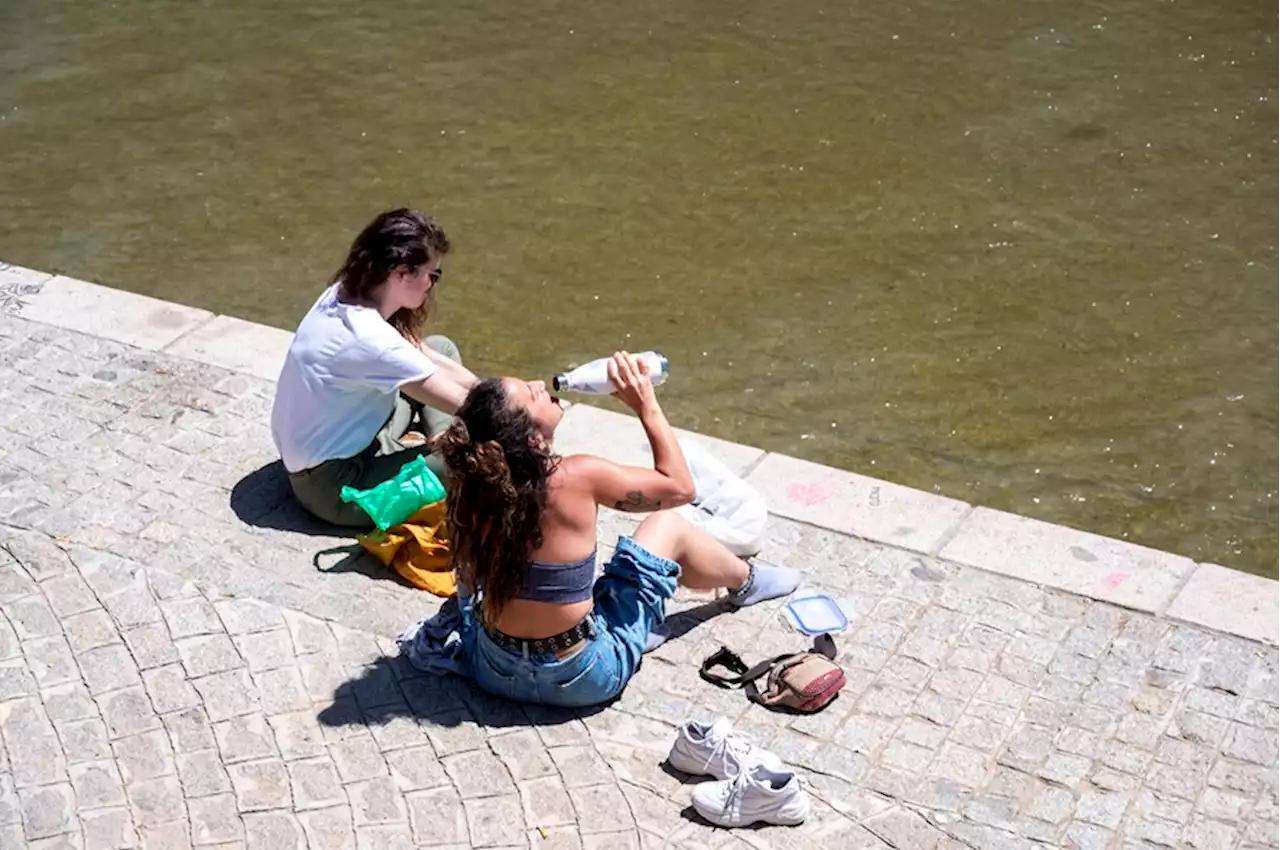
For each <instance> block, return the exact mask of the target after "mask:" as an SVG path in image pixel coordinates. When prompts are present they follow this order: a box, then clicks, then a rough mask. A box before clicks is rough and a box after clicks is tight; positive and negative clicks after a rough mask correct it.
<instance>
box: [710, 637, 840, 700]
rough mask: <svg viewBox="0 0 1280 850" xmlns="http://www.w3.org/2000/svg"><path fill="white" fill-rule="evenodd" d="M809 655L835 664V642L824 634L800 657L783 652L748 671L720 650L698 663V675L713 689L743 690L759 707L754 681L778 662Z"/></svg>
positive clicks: (737, 658) (736, 658)
mask: <svg viewBox="0 0 1280 850" xmlns="http://www.w3.org/2000/svg"><path fill="white" fill-rule="evenodd" d="M809 652H813V653H816V654H818V655H821V656H823V657H824V658H826V659H827V660H829V661H835V660H836V642H835V640H834V639H833V638H832V637H831V635H829V634H825V633H824V634H820V635H818V636H817V637H816V638H814V639H813V648H812V649H809V650H805V652H800V653H795V652H784V653H783V654H781V655H775V656H774V657H773V658H768V659H766V660H764V661H761V662H760V663H759V664H756V665H754V666H752V667H748V666H747V664H746V662H745V661H743V660H742V657H741V656H739V655H738V653H736V652H734V651H733V650H731V649H729V647H727V646H722V647H720V648H719V649H718V650H716V651H715V652H713V653H712V654H711V655H709V656H707V658H706V660H705V661H703V662H702V667H701V668H699V670H698V675H699V676H701V677H702V678H703V680H704V681H707V682H710V683H711V684H713V685H715V686H717V687H721V688H743V689H744V690H745V691H746V694H747V698H748V699H750V700H751V701H752V702H759V703H761V705H763V704H764V703H763V702H761V697H760V691H759V689H758V688H757V687H756V685H755V682H756V679H759V678H760V677H761V676H763V675H764V674H765V673H768V672H769V671H770V670H771V669H773V667H774V665H776V664H777V663H778V662H780V661H785V660H787V659H788V658H795V657H797V656H799V655H805V654H807V653H809ZM715 667H724V668H726V669H727V670H729V671H731V672H732V673H734V674H735V675H732V676H726V675H724V674H722V673H713V672H711V671H712V669H713V668H715Z"/></svg>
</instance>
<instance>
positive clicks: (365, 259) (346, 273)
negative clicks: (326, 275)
mask: <svg viewBox="0 0 1280 850" xmlns="http://www.w3.org/2000/svg"><path fill="white" fill-rule="evenodd" d="M450 247H452V246H451V245H450V243H449V237H448V236H446V235H445V233H444V230H443V229H442V228H441V227H440V225H439V224H438V223H437V222H436V220H435V219H434V218H432V217H431V216H429V215H426V214H425V213H420V212H418V211H417V210H410V209H398V210H390V211H388V212H384V213H382V214H381V215H379V216H378V217H377V218H375V219H374V220H373V221H371V222H369V224H368V225H367V226H366V227H365V229H364V230H362V231H360V235H359V236H357V237H356V239H355V241H354V242H352V243H351V250H350V252H348V254H347V259H346V262H344V263H343V264H342V268H340V269H338V273H337V274H336V275H334V280H337V281H340V282H341V283H342V294H343V296H344V297H346V298H351V299H356V300H364V301H367V300H370V299H372V298H373V292H374V290H376V289H377V288H378V287H379V286H382V284H384V283H386V282H387V278H389V277H391V272H393V271H394V270H395V269H396V268H397V267H398V266H402V265H404V266H408V267H409V270H410V271H413V272H417V271H418V270H419V269H421V268H422V267H423V266H425V265H426V264H427V263H429V262H431V261H432V260H433V259H435V258H436V257H442V256H444V255H445V254H447V253H449V248H450ZM434 292H435V288H434V287H433V288H432V294H430V295H428V296H427V299H426V300H425V301H423V302H422V306H421V307H419V308H418V309H416V310H410V309H408V308H405V307H401V308H400V309H399V310H397V311H395V312H394V313H392V314H391V317H390V318H388V319H387V322H388V323H389V324H390V325H391V326H392V327H393V328H395V329H396V330H397V331H399V332H400V335H401V336H403V337H404V338H405V339H407V340H409V341H410V342H412V343H414V344H415V345H416V344H417V343H418V341H419V340H421V339H422V334H423V332H424V331H425V330H426V324H427V317H428V316H429V315H430V314H431V305H432V303H433V302H434V301H435V295H434Z"/></svg>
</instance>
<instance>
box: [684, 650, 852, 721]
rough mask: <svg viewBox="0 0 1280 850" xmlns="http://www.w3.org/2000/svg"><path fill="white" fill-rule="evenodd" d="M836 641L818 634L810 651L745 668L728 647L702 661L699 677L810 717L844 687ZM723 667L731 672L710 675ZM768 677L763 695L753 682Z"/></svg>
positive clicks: (783, 656) (776, 706) (773, 705)
mask: <svg viewBox="0 0 1280 850" xmlns="http://www.w3.org/2000/svg"><path fill="white" fill-rule="evenodd" d="M835 657H836V642H835V641H834V640H833V639H832V638H831V635H826V634H824V635H818V636H817V637H816V638H814V641H813V648H812V649H810V650H808V651H806V652H801V653H796V654H786V655H778V656H775V657H774V658H770V659H769V660H767V661H761V662H760V663H759V664H757V665H755V666H754V667H748V666H747V665H746V664H745V663H744V662H743V660H742V659H741V658H740V657H739V656H738V654H737V653H735V652H733V651H732V650H730V649H729V648H728V647H723V646H722V647H720V649H719V650H718V651H717V652H715V653H713V654H712V655H711V656H709V657H708V658H707V660H706V661H703V662H702V669H701V670H700V671H699V674H700V675H701V676H702V678H703V679H704V680H706V681H708V682H710V683H711V684H713V685H716V686H717V687H721V688H742V689H743V690H744V691H745V692H746V694H747V699H749V700H751V701H752V702H754V703H756V704H758V705H763V706H764V707H765V708H769V709H774V710H777V709H782V710H789V711H798V712H801V713H804V714H812V713H813V712H815V711H821V710H822V709H824V708H826V707H827V705H829V704H830V703H831V701H832V700H833V699H835V698H836V696H837V695H838V694H839V693H840V689H841V688H843V687H844V685H845V681H846V679H845V675H844V670H842V669H840V665H838V664H836V663H835V661H834V659H835ZM715 667H724V668H726V669H728V670H729V671H731V672H732V673H734V674H735V675H732V676H725V675H723V674H721V673H713V672H711V671H712V669H713V668H715ZM766 673H767V674H768V679H766V683H767V684H766V687H765V690H764V691H763V692H761V690H760V689H759V687H757V685H756V680H757V679H759V678H760V677H761V676H764V675H765V674H766Z"/></svg>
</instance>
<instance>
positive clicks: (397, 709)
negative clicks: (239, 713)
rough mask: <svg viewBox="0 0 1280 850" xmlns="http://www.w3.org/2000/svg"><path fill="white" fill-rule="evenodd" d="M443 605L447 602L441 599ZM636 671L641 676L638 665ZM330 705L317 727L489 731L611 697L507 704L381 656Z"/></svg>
mask: <svg viewBox="0 0 1280 850" xmlns="http://www.w3.org/2000/svg"><path fill="white" fill-rule="evenodd" d="M445 604H446V605H447V604H449V603H448V602H446V603H445ZM733 610H734V609H733V607H732V606H731V605H729V604H728V603H726V602H725V601H724V600H715V601H712V602H704V603H702V604H699V605H696V606H693V607H691V608H687V609H685V610H683V611H678V612H674V613H673V614H672V615H671V616H670V617H668V618H667V621H666V623H665V624H664V625H665V626H666V628H665V630H664V631H665V632H666V635H667V639H668V640H677V639H679V638H681V637H683V636H684V635H685V634H687V633H689V632H690V631H692V630H693V629H695V628H697V627H698V626H700V625H702V624H703V623H705V622H707V621H708V620H710V619H711V618H712V617H715V616H717V615H718V614H724V613H731V612H732V611H733ZM636 675H644V667H643V666H641V670H640V672H639V673H637V674H636ZM333 699H334V701H333V703H331V704H330V705H329V706H327V707H325V708H324V709H321V710H320V712H319V713H318V714H317V715H316V719H317V720H318V721H319V723H320V725H321V726H329V727H341V726H349V725H358V724H367V725H369V726H382V725H385V724H386V723H388V722H390V721H391V720H392V719H393V718H395V717H413V718H415V719H417V720H418V722H419V723H421V724H423V725H424V726H440V727H444V728H454V727H457V726H460V725H462V724H464V723H468V722H471V723H475V724H477V725H479V726H483V727H487V728H490V729H504V728H511V727H522V728H523V727H536V726H560V725H563V724H565V723H569V722H570V721H572V720H575V719H580V718H583V717H591V716H592V715H595V714H599V713H600V712H602V711H604V710H605V709H606V708H608V707H609V706H610V705H612V704H613V700H609V701H608V702H605V703H602V704H600V705H593V706H588V707H585V708H557V707H554V706H545V705H531V704H527V703H519V702H512V701H510V700H506V699H503V698H501V697H496V696H493V695H492V694H489V693H487V692H485V691H483V690H481V689H480V688H479V687H477V686H476V685H475V684H473V683H472V682H471V681H470V680H469V679H467V678H464V677H462V676H458V675H453V674H450V673H426V672H423V671H421V670H418V669H417V668H415V667H414V666H413V665H412V664H411V663H410V662H409V659H408V658H406V657H405V656H403V655H395V656H383V657H381V658H378V659H377V660H376V661H374V662H373V663H372V664H369V665H367V666H365V667H364V669H363V670H362V671H361V672H360V675H358V676H355V677H354V678H351V679H349V680H347V681H345V682H343V683H342V684H340V685H338V686H337V688H336V689H335V690H334V695H333Z"/></svg>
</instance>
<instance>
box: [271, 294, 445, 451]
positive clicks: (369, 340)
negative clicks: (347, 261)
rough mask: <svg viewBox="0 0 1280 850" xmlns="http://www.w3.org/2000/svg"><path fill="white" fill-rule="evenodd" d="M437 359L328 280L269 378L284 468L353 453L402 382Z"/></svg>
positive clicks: (379, 422) (418, 376) (418, 377)
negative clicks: (345, 298)
mask: <svg viewBox="0 0 1280 850" xmlns="http://www.w3.org/2000/svg"><path fill="white" fill-rule="evenodd" d="M435 370H436V364H435V363H434V362H432V361H431V359H430V358H429V357H427V355H426V354H424V353H422V351H421V349H419V348H418V347H416V346H415V345H413V343H411V342H409V341H408V340H407V339H405V338H404V337H402V336H401V335H400V334H399V332H398V331H396V329H395V328H393V327H391V325H389V324H387V322H386V320H385V319H383V318H382V316H381V315H379V313H378V311H377V310H375V309H373V308H371V307H360V306H357V305H354V304H344V303H343V302H341V301H339V300H338V284H336V283H335V284H334V285H333V286H330V287H329V288H328V289H326V290H325V291H324V294H323V295H321V296H320V299H319V300H318V301H316V303H315V305H314V306H312V308H311V310H310V312H308V313H307V315H306V317H305V318H304V319H303V320H302V324H300V325H299V326H298V333H297V335H295V336H294V338H293V344H292V345H290V346H289V353H288V355H287V356H286V357H285V359H284V368H283V369H281V370H280V380H279V381H278V382H277V384H276V400H275V406H274V407H273V408H272V410H271V435H272V437H273V438H274V439H275V442H276V449H278V450H279V452H280V458H281V460H283V461H284V466H285V469H287V470H289V471H290V472H301V471H302V470H304V469H311V468H312V467H314V466H319V465H320V464H321V463H324V462H325V461H326V460H332V459H334V458H346V457H353V456H355V455H357V454H359V453H360V452H361V451H362V450H363V449H364V448H365V447H367V446H368V445H369V443H371V442H372V441H373V437H374V435H375V434H377V433H378V429H379V428H381V427H382V426H383V425H384V424H385V423H386V421H387V418H388V417H389V416H390V415H391V411H392V410H393V409H394V408H395V403H396V393H397V392H398V391H399V389H400V388H401V387H402V386H404V385H405V384H408V383H412V382H415V381H425V380H426V379H427V378H429V377H431V374H432V373H433V372H435Z"/></svg>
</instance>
